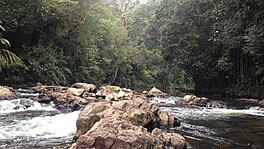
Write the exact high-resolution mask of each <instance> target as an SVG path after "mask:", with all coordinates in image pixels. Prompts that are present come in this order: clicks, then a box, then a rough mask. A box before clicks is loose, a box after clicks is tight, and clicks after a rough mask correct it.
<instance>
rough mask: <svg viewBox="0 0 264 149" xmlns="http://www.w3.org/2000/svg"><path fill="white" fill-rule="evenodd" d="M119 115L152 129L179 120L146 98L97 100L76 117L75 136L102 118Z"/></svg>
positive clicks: (177, 123)
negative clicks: (110, 100) (112, 100)
mask: <svg viewBox="0 0 264 149" xmlns="http://www.w3.org/2000/svg"><path fill="white" fill-rule="evenodd" d="M109 117H112V118H115V117H121V118H122V119H124V120H126V121H129V122H130V123H131V124H133V125H136V126H142V127H145V128H146V129H148V130H149V131H152V130H153V129H154V128H160V127H169V126H178V125H179V124H180V122H179V121H178V120H177V119H176V118H175V117H174V116H173V115H171V114H168V113H167V112H164V111H162V110H160V109H159V108H158V107H157V106H155V105H154V104H151V103H149V102H148V101H147V100H146V99H142V98H134V99H132V100H123V101H118V102H114V103H111V102H108V101H104V102H98V103H91V104H89V105H87V106H86V107H85V108H84V109H83V111H82V112H81V113H80V115H79V117H78V119H77V123H76V125H77V132H76V137H77V138H78V137H79V136H80V135H83V134H85V133H86V132H87V131H88V130H90V129H91V128H92V127H93V125H94V124H95V123H96V122H98V121H99V120H101V119H103V118H109Z"/></svg>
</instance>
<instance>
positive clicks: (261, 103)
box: [258, 99, 264, 107]
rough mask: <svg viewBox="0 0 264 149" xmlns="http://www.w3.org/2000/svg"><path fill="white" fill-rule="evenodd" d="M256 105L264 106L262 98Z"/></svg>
mask: <svg viewBox="0 0 264 149" xmlns="http://www.w3.org/2000/svg"><path fill="white" fill-rule="evenodd" d="M258 105H259V106H261V107H264V99H263V100H261V101H259V102H258Z"/></svg>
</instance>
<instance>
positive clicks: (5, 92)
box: [0, 86, 15, 100]
mask: <svg viewBox="0 0 264 149" xmlns="http://www.w3.org/2000/svg"><path fill="white" fill-rule="evenodd" d="M14 98H15V94H14V93H13V92H12V91H11V90H10V89H9V88H7V87H4V86H0V100H10V99H14Z"/></svg>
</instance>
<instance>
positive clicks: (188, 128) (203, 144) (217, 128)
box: [151, 97, 264, 149]
mask: <svg viewBox="0 0 264 149" xmlns="http://www.w3.org/2000/svg"><path fill="white" fill-rule="evenodd" d="M179 100H180V99H179V98H177V97H170V98H153V99H152V101H151V102H153V103H155V104H158V105H159V106H161V107H162V108H163V109H164V110H166V111H168V112H170V113H173V114H174V115H175V116H176V117H177V118H179V119H180V120H181V121H182V123H181V126H180V127H176V128H173V130H172V131H176V132H178V133H180V134H183V135H184V137H185V138H186V139H187V141H188V148H190V149H215V148H221V149H234V148H237V149H263V148H264V108H260V107H257V106H255V105H251V106H249V105H248V104H242V103H238V102H234V100H222V101H211V102H210V103H208V104H207V107H192V108H191V107H182V106H181V107H179V106H177V103H179Z"/></svg>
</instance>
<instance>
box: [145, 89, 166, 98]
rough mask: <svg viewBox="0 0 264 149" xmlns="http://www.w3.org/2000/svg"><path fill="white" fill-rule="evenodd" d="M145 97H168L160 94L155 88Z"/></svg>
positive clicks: (162, 93)
mask: <svg viewBox="0 0 264 149" xmlns="http://www.w3.org/2000/svg"><path fill="white" fill-rule="evenodd" d="M147 95H148V96H149V97H166V96H168V94H166V93H164V92H162V91H161V90H159V89H157V88H156V87H153V88H152V89H151V90H150V91H149V92H148V93H147Z"/></svg>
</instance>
